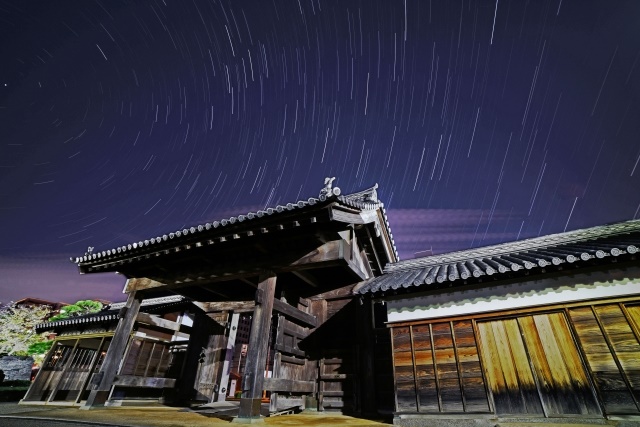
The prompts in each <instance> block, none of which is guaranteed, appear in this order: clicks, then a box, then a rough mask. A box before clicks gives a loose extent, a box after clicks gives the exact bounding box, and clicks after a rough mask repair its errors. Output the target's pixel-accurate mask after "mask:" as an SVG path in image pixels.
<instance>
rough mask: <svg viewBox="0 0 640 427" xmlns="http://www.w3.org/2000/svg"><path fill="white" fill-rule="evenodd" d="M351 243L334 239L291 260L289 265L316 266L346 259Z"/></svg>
mask: <svg viewBox="0 0 640 427" xmlns="http://www.w3.org/2000/svg"><path fill="white" fill-rule="evenodd" d="M348 247H349V244H348V243H347V242H346V241H345V240H344V239H340V240H332V241H330V242H327V243H325V244H323V245H322V246H319V247H318V248H316V249H314V250H312V251H311V252H309V253H307V254H306V255H303V256H302V257H300V258H298V259H297V260H295V261H293V262H291V263H290V264H289V265H288V267H289V269H291V270H295V269H296V268H294V267H303V268H315V267H317V264H323V263H328V262H333V261H338V260H342V259H344V254H345V253H348V252H349V249H348Z"/></svg>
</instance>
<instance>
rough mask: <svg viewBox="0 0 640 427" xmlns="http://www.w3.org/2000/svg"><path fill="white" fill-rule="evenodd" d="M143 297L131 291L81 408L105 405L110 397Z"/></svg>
mask: <svg viewBox="0 0 640 427" xmlns="http://www.w3.org/2000/svg"><path fill="white" fill-rule="evenodd" d="M141 301H142V298H141V296H140V295H139V294H137V293H136V292H135V291H133V292H130V293H129V295H128V296H127V302H126V303H125V305H124V307H123V308H122V314H121V317H120V320H119V321H118V326H117V327H116V331H115V333H114V335H113V339H112V340H111V343H110V344H109V349H108V350H107V354H106V356H105V358H104V363H103V364H102V367H101V368H100V372H98V373H97V374H96V377H95V378H94V381H96V383H95V385H94V386H93V389H92V390H91V392H90V393H89V397H88V398H87V401H86V402H85V404H84V406H81V407H80V409H91V408H92V407H96V406H103V405H104V403H105V402H106V401H107V399H108V398H109V392H110V390H111V387H112V386H113V380H114V378H115V376H116V374H117V373H118V368H119V367H120V362H121V361H122V357H123V356H124V351H125V349H126V348H127V343H128V342H129V337H130V336H131V331H132V330H133V324H134V323H135V321H136V317H137V316H138V312H139V311H140V302H141Z"/></svg>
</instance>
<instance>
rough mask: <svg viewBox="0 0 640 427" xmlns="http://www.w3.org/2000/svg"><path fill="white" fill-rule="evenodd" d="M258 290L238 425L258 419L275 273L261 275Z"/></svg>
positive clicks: (274, 288) (274, 289)
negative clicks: (258, 296)
mask: <svg viewBox="0 0 640 427" xmlns="http://www.w3.org/2000/svg"><path fill="white" fill-rule="evenodd" d="M258 290H259V291H260V292H261V293H262V294H263V298H262V303H261V304H256V308H255V310H254V312H253V320H252V322H251V336H250V338H249V345H248V347H249V350H248V354H247V364H246V366H245V370H244V377H243V379H242V397H241V398H240V410H239V412H238V419H239V420H240V421H241V422H243V421H244V422H251V421H252V420H257V419H260V406H261V404H262V389H263V388H262V387H263V384H264V368H265V364H266V361H267V350H268V348H267V347H268V344H269V336H270V333H269V331H270V330H271V314H272V312H273V301H274V296H275V291H276V275H275V273H273V272H269V273H266V274H264V273H263V274H261V275H260V279H259V284H258Z"/></svg>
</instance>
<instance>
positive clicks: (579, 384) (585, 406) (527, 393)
mask: <svg viewBox="0 0 640 427" xmlns="http://www.w3.org/2000/svg"><path fill="white" fill-rule="evenodd" d="M478 332H479V334H480V338H481V346H482V353H483V362H484V367H485V372H486V376H487V381H488V383H489V386H490V388H491V391H492V393H493V397H494V403H495V408H496V412H497V413H498V414H500V415H505V414H531V415H544V416H547V417H557V416H567V415H574V416H576V415H577V416H591V415H600V409H599V406H598V403H597V401H596V398H595V395H594V393H593V389H592V387H591V384H590V382H589V377H588V375H587V372H586V369H585V367H584V365H583V363H582V360H581V358H580V354H579V352H578V350H577V348H576V345H575V343H574V340H573V337H572V335H571V331H570V330H569V326H568V324H567V321H566V319H565V317H564V314H563V313H550V314H539V315H535V316H522V317H519V318H517V319H504V320H494V321H488V322H482V323H478Z"/></svg>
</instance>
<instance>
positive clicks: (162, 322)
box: [136, 313, 191, 331]
mask: <svg viewBox="0 0 640 427" xmlns="http://www.w3.org/2000/svg"><path fill="white" fill-rule="evenodd" d="M136 321H137V322H139V323H143V324H145V325H148V326H154V327H156V328H160V329H168V330H170V331H179V330H180V329H191V328H190V327H187V326H185V327H183V326H182V325H181V324H180V323H177V322H173V321H171V320H167V319H163V318H162V317H158V316H152V315H151V314H148V313H138V315H137V316H136Z"/></svg>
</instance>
